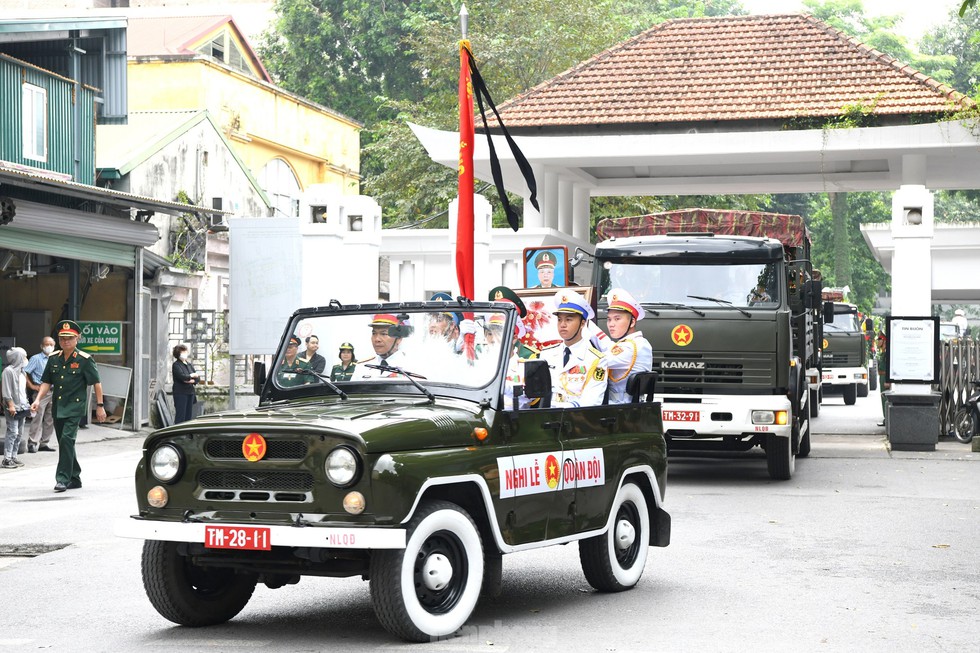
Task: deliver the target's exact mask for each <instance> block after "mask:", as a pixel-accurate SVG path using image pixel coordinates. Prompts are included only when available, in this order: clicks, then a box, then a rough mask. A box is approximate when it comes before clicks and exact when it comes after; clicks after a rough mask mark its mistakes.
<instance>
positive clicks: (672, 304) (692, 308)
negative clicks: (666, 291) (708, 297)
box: [651, 302, 704, 317]
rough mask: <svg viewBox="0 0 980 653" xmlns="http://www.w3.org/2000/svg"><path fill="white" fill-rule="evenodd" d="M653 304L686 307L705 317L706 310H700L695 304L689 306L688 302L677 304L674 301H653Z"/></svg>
mask: <svg viewBox="0 0 980 653" xmlns="http://www.w3.org/2000/svg"><path fill="white" fill-rule="evenodd" d="M651 304H652V305H653V306H669V307H670V308H686V309H687V310H689V311H694V312H695V313H697V314H698V315H700V316H701V317H704V311H699V310H698V309H696V308H694V307H693V306H688V305H687V304H675V303H674V302H651Z"/></svg>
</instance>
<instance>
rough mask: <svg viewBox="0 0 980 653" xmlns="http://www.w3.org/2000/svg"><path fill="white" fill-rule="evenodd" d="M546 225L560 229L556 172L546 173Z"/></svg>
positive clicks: (543, 208) (544, 207)
mask: <svg viewBox="0 0 980 653" xmlns="http://www.w3.org/2000/svg"><path fill="white" fill-rule="evenodd" d="M543 181H544V192H543V193H542V195H543V197H542V199H543V201H544V204H543V205H542V207H541V209H542V210H543V211H544V226H545V227H547V228H548V229H558V175H557V174H555V173H554V172H546V173H544V180H543Z"/></svg>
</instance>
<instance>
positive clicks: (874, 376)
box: [868, 365, 878, 390]
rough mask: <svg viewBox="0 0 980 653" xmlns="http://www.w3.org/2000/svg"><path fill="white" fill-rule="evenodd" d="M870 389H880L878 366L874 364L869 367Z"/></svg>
mask: <svg viewBox="0 0 980 653" xmlns="http://www.w3.org/2000/svg"><path fill="white" fill-rule="evenodd" d="M868 389H869V390H877V389H878V366H877V365H872V366H871V367H869V368H868Z"/></svg>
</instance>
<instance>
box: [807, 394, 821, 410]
mask: <svg viewBox="0 0 980 653" xmlns="http://www.w3.org/2000/svg"><path fill="white" fill-rule="evenodd" d="M807 403H809V404H810V417H819V415H820V391H819V390H810V399H809V401H808V402H807Z"/></svg>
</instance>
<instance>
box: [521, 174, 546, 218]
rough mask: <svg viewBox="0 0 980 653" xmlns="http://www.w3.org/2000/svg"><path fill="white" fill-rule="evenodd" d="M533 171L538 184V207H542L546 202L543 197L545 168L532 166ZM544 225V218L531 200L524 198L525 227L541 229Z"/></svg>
mask: <svg viewBox="0 0 980 653" xmlns="http://www.w3.org/2000/svg"><path fill="white" fill-rule="evenodd" d="M531 168H532V170H533V171H534V178H535V179H536V180H537V182H538V206H541V203H542V201H544V199H543V197H542V195H543V194H544V193H543V192H542V188H541V184H543V183H544V176H545V173H544V166H542V165H532V166H531ZM543 225H544V217H543V216H542V215H541V213H539V212H538V210H537V209H535V208H534V206H533V205H532V204H531V198H530V197H525V198H524V227H525V228H527V229H535V228H540V227H542V226H543Z"/></svg>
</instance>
